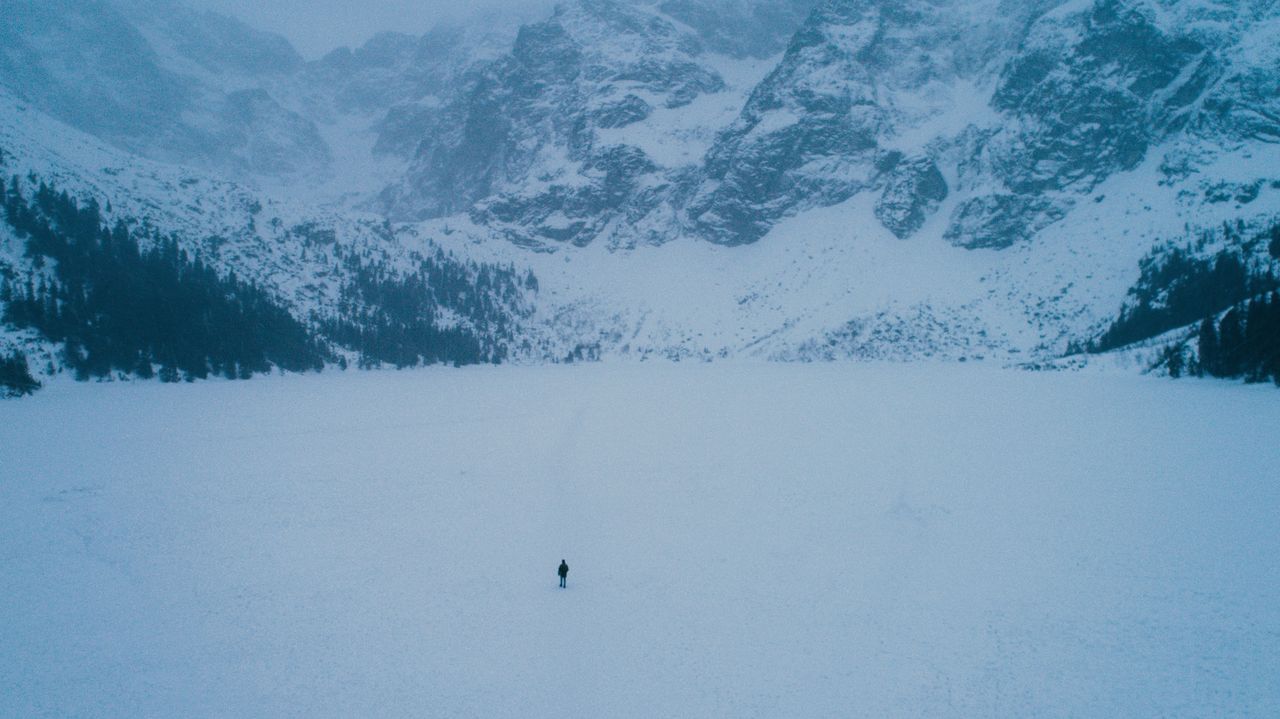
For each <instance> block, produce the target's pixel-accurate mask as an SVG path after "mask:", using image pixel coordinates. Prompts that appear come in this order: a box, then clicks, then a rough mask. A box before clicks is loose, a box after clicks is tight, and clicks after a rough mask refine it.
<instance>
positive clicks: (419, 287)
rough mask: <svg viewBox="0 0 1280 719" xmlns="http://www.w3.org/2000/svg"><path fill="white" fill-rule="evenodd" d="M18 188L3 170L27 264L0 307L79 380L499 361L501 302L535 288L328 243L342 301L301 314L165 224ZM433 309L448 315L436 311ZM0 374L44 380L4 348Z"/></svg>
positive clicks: (498, 272)
mask: <svg viewBox="0 0 1280 719" xmlns="http://www.w3.org/2000/svg"><path fill="white" fill-rule="evenodd" d="M28 187H33V188H34V189H32V190H30V191H29V192H26V193H24V192H23V182H22V181H21V180H20V179H19V178H17V177H14V178H12V179H11V180H10V181H8V182H5V181H4V180H0V198H3V204H2V207H3V215H4V220H5V221H6V222H7V223H8V224H9V225H10V226H11V227H12V228H13V230H14V232H15V233H16V235H17V236H18V237H19V238H20V239H23V240H24V241H25V250H26V254H27V256H28V257H29V258H31V260H32V264H33V266H34V267H36V268H37V271H36V272H34V273H29V274H27V275H25V276H21V275H18V274H16V273H12V272H11V273H10V274H9V276H0V310H2V311H3V316H2V317H0V319H2V320H3V321H4V322H7V323H9V324H12V325H14V326H16V327H19V328H25V329H33V330H36V331H38V332H39V333H41V334H42V335H44V336H45V337H46V338H48V339H50V340H53V341H55V342H57V343H60V344H61V345H62V347H63V349H62V355H63V358H62V359H63V362H64V364H65V366H66V367H67V368H69V369H71V370H72V371H73V372H74V373H75V376H76V378H77V379H80V380H88V379H93V378H101V377H108V376H111V375H113V374H124V375H132V376H136V377H140V378H152V377H158V378H159V379H161V380H163V381H169V382H172V381H179V380H187V381H192V380H196V379H204V378H207V377H210V376H220V377H226V378H229V379H247V378H249V377H251V376H253V375H254V374H259V373H264V372H269V371H271V370H273V369H280V370H285V371H292V372H304V371H312V370H320V369H322V368H323V367H324V366H325V365H326V363H328V362H334V363H336V364H338V365H339V366H341V367H344V368H345V366H346V359H345V357H344V356H343V350H348V351H352V352H355V353H356V355H357V356H358V358H359V363H360V365H361V366H362V367H377V366H383V365H384V364H389V365H392V366H395V367H397V368H403V367H413V366H418V365H421V364H434V363H450V364H454V365H463V364H476V363H485V362H489V363H496V362H501V361H503V360H504V359H506V358H507V356H508V349H507V345H506V341H509V339H510V337H511V336H512V331H511V330H512V328H511V326H510V324H511V322H512V318H511V315H512V312H513V310H512V309H511V308H512V307H515V306H518V305H519V304H520V298H521V293H523V292H526V291H536V288H537V281H536V279H535V278H534V277H533V275H532V274H526V275H524V276H520V275H518V274H517V273H516V271H515V270H514V268H511V267H498V266H490V265H477V264H474V263H470V262H466V263H463V262H458V261H456V260H454V259H453V258H452V257H451V256H448V255H446V254H444V253H443V251H440V250H438V249H437V251H436V254H435V255H433V256H430V257H422V258H420V259H419V266H418V268H417V270H416V271H415V272H412V273H409V274H404V273H399V274H398V273H396V272H394V271H392V270H391V269H390V268H389V267H388V266H387V264H386V262H385V261H382V260H375V259H372V258H371V257H370V256H368V255H362V254H360V253H358V252H355V251H354V250H346V251H335V252H336V254H337V261H338V262H339V263H340V264H341V265H342V269H343V270H344V272H343V277H344V278H345V279H344V281H343V284H342V292H341V294H342V299H341V302H340V306H339V307H338V308H337V311H336V312H335V313H333V314H329V315H320V314H316V315H314V316H312V317H311V318H310V324H306V323H304V322H302V321H300V320H299V319H298V318H296V317H295V316H294V315H293V314H292V313H290V311H289V310H288V309H287V308H286V307H284V306H283V305H281V304H280V303H279V302H278V301H277V300H276V299H274V298H273V297H272V296H271V294H270V293H269V292H267V291H266V290H264V289H263V288H261V287H258V286H257V285H255V284H254V283H252V282H248V281H245V280H242V279H240V278H238V277H236V275H235V274H234V273H226V274H220V273H219V272H218V271H217V270H215V269H214V267H212V266H211V265H209V264H207V263H206V262H204V261H202V259H201V258H200V257H197V256H192V255H190V254H189V253H188V252H186V251H185V250H183V249H182V247H181V246H180V244H179V242H178V239H177V238H175V237H172V236H163V235H161V234H160V233H159V232H158V231H156V230H154V229H146V228H144V229H138V228H136V227H133V228H131V227H130V226H129V225H127V224H126V223H125V222H123V221H116V222H115V223H114V224H109V223H108V222H107V220H106V219H105V218H104V213H103V212H102V210H101V207H100V205H99V204H98V203H97V202H96V201H94V200H92V199H91V200H88V201H79V200H77V199H76V198H74V197H72V196H71V195H70V194H69V193H67V192H64V191H59V190H58V189H57V188H55V187H52V186H50V185H48V184H46V183H44V182H39V181H37V180H35V178H31V182H29V183H28ZM330 242H332V239H330ZM441 315H446V316H449V317H451V318H454V320H453V321H452V322H445V323H442V322H441V321H440V320H439V317H440V316H441ZM0 386H3V387H5V388H7V391H8V393H11V394H26V393H30V392H31V391H34V390H35V389H37V388H38V387H39V386H40V385H39V383H38V382H36V381H35V379H34V378H33V377H32V376H31V374H30V371H29V369H28V365H27V359H26V357H25V356H24V355H22V354H14V355H12V356H10V357H0Z"/></svg>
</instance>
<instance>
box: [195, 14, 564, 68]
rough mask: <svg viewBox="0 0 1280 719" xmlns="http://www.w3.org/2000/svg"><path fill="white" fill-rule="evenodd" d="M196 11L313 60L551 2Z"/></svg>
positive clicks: (520, 17)
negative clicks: (382, 35) (239, 24)
mask: <svg viewBox="0 0 1280 719" xmlns="http://www.w3.org/2000/svg"><path fill="white" fill-rule="evenodd" d="M187 4H188V5H190V6H192V7H195V8H203V9H208V10H214V11H216V12H221V13H224V14H227V15H231V16H233V17H236V18H238V19H240V20H242V21H243V22H245V23H247V24H248V25H250V26H252V27H254V28H256V29H259V30H268V31H271V32H275V33H279V34H281V35H283V36H285V37H286V38H288V39H289V41H290V42H291V43H293V45H294V47H296V48H297V49H298V52H300V53H302V55H303V56H305V57H307V58H317V57H320V56H322V55H324V54H325V53H327V52H329V51H331V50H333V49H335V48H338V47H342V46H344V45H345V46H351V47H354V46H359V45H361V44H363V43H364V42H365V41H366V40H368V39H369V38H370V37H372V36H374V35H375V34H377V33H379V32H383V31H387V30H394V31H397V32H403V33H408V34H413V35H419V34H423V33H425V32H427V31H428V30H430V29H431V27H432V26H434V25H436V24H437V23H440V22H444V21H453V20H462V19H465V18H468V17H473V16H476V15H494V16H500V17H504V18H508V19H517V20H520V21H528V20H533V19H536V18H538V17H539V16H541V15H543V14H545V13H547V12H549V11H550V9H551V8H552V7H553V6H554V4H555V2H554V0H474V1H473V2H468V3H450V2H443V1H442V0H365V1H364V2H352V0H269V1H268V2H264V1H263V0H187Z"/></svg>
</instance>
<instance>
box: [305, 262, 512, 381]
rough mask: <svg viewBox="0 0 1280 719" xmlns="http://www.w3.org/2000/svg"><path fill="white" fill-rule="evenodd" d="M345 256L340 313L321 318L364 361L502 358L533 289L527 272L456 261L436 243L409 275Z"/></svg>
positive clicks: (408, 363)
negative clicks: (528, 292)
mask: <svg viewBox="0 0 1280 719" xmlns="http://www.w3.org/2000/svg"><path fill="white" fill-rule="evenodd" d="M342 262H343V267H344V270H345V271H344V272H343V273H342V274H343V275H344V276H345V277H346V278H347V280H346V282H345V283H344V284H343V287H342V297H341V300H340V303H339V312H338V316H336V317H330V318H322V319H320V320H319V324H320V325H321V327H322V328H323V331H324V333H325V334H326V335H327V336H328V337H329V338H330V339H331V340H333V342H334V343H335V344H338V345H340V346H344V347H347V348H350V349H354V350H356V351H358V352H359V353H360V364H361V365H362V366H365V367H369V366H379V365H382V364H384V363H385V364H391V365H393V366H395V367H398V368H403V367H414V366H417V365H420V364H435V363H450V364H454V365H463V364H477V363H499V362H502V361H503V360H505V359H506V358H507V356H508V349H507V347H508V346H509V345H510V343H511V342H512V339H513V329H514V328H513V327H512V326H511V324H512V323H511V320H512V317H513V315H514V314H516V313H517V312H518V309H517V308H518V307H519V306H520V304H521V299H522V297H523V292H524V291H525V290H536V288H537V284H536V283H537V281H536V280H535V279H534V277H533V275H532V274H531V273H529V274H526V275H524V276H523V277H521V276H520V275H518V273H516V271H515V269H514V268H512V267H509V266H508V267H498V266H494V265H477V264H475V263H471V262H460V261H458V260H457V259H455V258H454V257H452V256H450V255H447V254H446V253H445V252H444V251H443V250H441V249H439V248H437V249H436V251H435V253H434V254H433V255H431V256H430V257H423V258H420V259H419V262H418V267H417V268H416V270H415V271H414V272H412V273H407V274H406V273H397V272H394V271H392V270H391V269H390V268H389V267H388V266H387V264H386V263H385V262H382V261H378V260H375V259H373V258H370V257H368V256H362V255H358V254H354V253H352V254H348V255H346V256H345V257H343V258H342ZM442 317H450V318H452V320H453V321H451V322H446V321H442V319H441V318H442Z"/></svg>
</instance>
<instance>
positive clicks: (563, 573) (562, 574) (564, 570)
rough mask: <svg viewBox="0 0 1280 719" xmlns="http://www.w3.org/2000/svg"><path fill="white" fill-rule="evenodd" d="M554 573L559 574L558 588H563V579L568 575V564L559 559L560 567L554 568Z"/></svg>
mask: <svg viewBox="0 0 1280 719" xmlns="http://www.w3.org/2000/svg"><path fill="white" fill-rule="evenodd" d="M556 574H559V575H560V588H561V589H563V588H564V580H565V578H566V577H568V576H569V565H567V564H565V563H564V560H563V559H561V560H560V568H559V569H557V570H556Z"/></svg>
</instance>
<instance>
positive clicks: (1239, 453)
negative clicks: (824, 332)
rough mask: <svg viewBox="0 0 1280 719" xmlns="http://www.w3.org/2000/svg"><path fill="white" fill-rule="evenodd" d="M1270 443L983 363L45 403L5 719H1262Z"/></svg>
mask: <svg viewBox="0 0 1280 719" xmlns="http://www.w3.org/2000/svg"><path fill="white" fill-rule="evenodd" d="M1278 421H1280V403H1277V402H1276V401H1275V390H1274V389H1271V388H1266V387H1245V386H1238V385H1233V384H1226V383H1218V382H1208V381H1182V382H1169V381H1167V380H1155V379H1148V378H1141V377H1135V376H1133V375H1131V374H1109V373H1104V372H1094V373H1062V374H1031V373H1015V372H1007V371H999V370H995V369H992V368H990V367H984V366H976V365H972V364H970V365H968V366H965V365H928V364H916V365H875V364H863V365H849V364H823V365H776V364H775V365H770V364H763V365H756V364H747V363H742V364H740V363H716V364H713V365H706V364H692V363H683V364H676V365H670V364H657V363H635V364H616V363H612V364H610V363H607V364H603V365H592V366H574V367H533V368H511V367H505V368H475V369H465V370H443V369H433V370H424V371H418V372H410V373H351V374H340V373H327V374H324V375H319V376H315V375H312V376H306V377H297V376H294V377H287V378H268V379H263V380H255V381H253V382H248V383H228V382H208V383H201V384H196V385H184V386H171V385H160V384H154V383H132V384H95V385H88V386H85V385H73V384H71V383H70V382H67V381H61V380H59V381H54V382H53V383H52V385H51V386H50V387H48V388H47V389H46V390H45V391H43V392H41V393H40V394H38V395H37V396H35V397H33V398H30V399H25V400H21V401H15V402H6V403H0V526H2V527H3V528H4V529H3V531H0V594H2V595H3V597H4V610H3V611H2V612H0V647H3V650H2V651H0V716H6V717H9V716H14V717H46V716H47V717H66V716H76V717H124V716H127V717H250V716H252V717H284V716H305V717H352V716H378V717H395V716H483V717H541V716H570V717H576V716H608V717H625V716H637V717H652V716H670V717H677V716H688V717H708V716H734V717H749V716H807V717H809V716H841V717H845V716H868V717H891V716H904V717H906V716H956V717H976V716H1019V717H1034V716H1090V717H1121V716H1135V717H1136V716H1215V717H1225V716H1277V715H1280V683H1277V681H1276V677H1277V676H1280V568H1278V567H1277V564H1276V557H1277V556H1280V532H1277V531H1276V525H1275V517H1276V516H1277V513H1278V512H1280V483H1277V482H1276V479H1275V459H1276V456H1277V455H1276V452H1275V449H1274V447H1275V432H1274V427H1275V426H1276V425H1277V422H1278ZM561 558H565V559H567V560H568V563H569V565H570V567H571V572H570V574H569V588H568V589H567V590H560V589H558V588H557V587H556V577H555V568H556V565H557V564H558V563H559V561H560V559H561Z"/></svg>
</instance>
